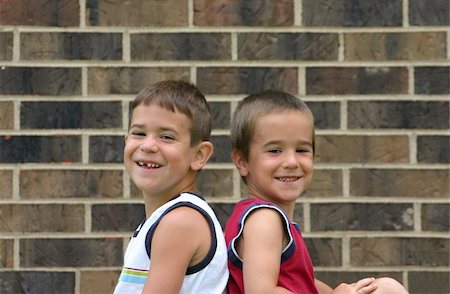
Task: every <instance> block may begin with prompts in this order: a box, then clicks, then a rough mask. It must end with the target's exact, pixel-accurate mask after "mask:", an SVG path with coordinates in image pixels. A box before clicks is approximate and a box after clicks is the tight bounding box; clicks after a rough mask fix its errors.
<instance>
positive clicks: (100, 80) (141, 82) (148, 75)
mask: <svg viewBox="0 0 450 294" xmlns="http://www.w3.org/2000/svg"><path fill="white" fill-rule="evenodd" d="M166 79H176V80H184V81H189V68H187V67H168V68H159V67H155V68H139V67H136V68H135V67H93V68H89V69H88V92H89V94H90V95H104V94H137V93H138V92H139V91H140V90H141V89H142V88H145V87H148V86H150V85H151V84H152V83H155V82H157V81H160V80H166Z"/></svg>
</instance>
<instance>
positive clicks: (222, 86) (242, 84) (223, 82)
mask: <svg viewBox="0 0 450 294" xmlns="http://www.w3.org/2000/svg"><path fill="white" fill-rule="evenodd" d="M297 72H298V71H297V69H296V68H293V67H292V68H279V67H200V68H198V70H197V85H198V86H199V88H200V89H201V90H202V91H203V93H205V94H213V93H214V94H224V95H226V94H246V93H253V92H259V91H263V90H266V89H269V88H275V89H280V90H285V91H288V92H292V93H297V87H298V84H297Z"/></svg>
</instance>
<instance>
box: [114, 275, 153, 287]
mask: <svg viewBox="0 0 450 294" xmlns="http://www.w3.org/2000/svg"><path fill="white" fill-rule="evenodd" d="M119 279H120V281H122V282H128V283H134V284H142V285H143V284H145V281H146V280H147V277H141V276H132V275H127V274H121V275H120V278H119Z"/></svg>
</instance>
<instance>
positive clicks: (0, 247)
mask: <svg viewBox="0 0 450 294" xmlns="http://www.w3.org/2000/svg"><path fill="white" fill-rule="evenodd" d="M13 251H14V240H12V239H0V268H12V267H13V266H14V253H13Z"/></svg>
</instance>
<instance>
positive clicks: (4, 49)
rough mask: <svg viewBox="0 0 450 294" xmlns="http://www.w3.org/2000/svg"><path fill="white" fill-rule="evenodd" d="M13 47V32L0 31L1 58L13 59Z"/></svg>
mask: <svg viewBox="0 0 450 294" xmlns="http://www.w3.org/2000/svg"><path fill="white" fill-rule="evenodd" d="M12 49H13V34H12V33H11V32H0V60H11V59H12V53H13V51H12Z"/></svg>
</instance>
